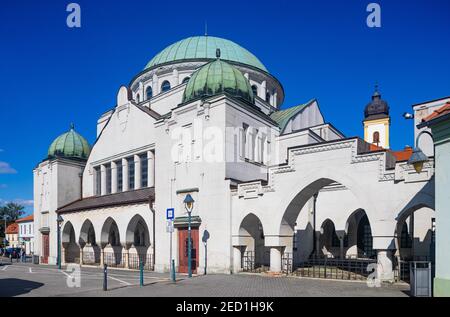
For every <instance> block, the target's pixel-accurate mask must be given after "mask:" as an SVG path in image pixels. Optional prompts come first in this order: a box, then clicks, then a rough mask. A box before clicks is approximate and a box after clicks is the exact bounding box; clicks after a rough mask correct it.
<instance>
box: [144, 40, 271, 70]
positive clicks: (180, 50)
mask: <svg viewBox="0 0 450 317" xmlns="http://www.w3.org/2000/svg"><path fill="white" fill-rule="evenodd" d="M217 48H219V49H220V50H221V51H222V59H224V60H226V61H229V62H232V63H239V64H245V65H249V66H252V67H256V68H258V69H261V70H263V71H265V72H268V71H267V68H266V67H265V66H264V65H263V64H262V63H261V61H260V60H259V59H258V58H257V57H256V56H255V55H253V54H252V53H250V52H249V51H248V50H246V49H245V48H243V47H242V46H240V45H238V44H236V43H234V42H232V41H230V40H226V39H222V38H220V37H214V36H193V37H189V38H187V39H184V40H181V41H178V42H176V43H174V44H172V45H170V46H168V47H166V48H165V49H164V50H162V51H161V52H160V53H158V54H157V55H156V56H155V57H153V58H152V60H151V61H150V62H149V63H148V64H147V66H146V67H145V69H149V68H154V67H156V66H158V65H163V64H170V63H175V62H183V61H189V60H214V59H215V57H216V55H215V54H216V49H217Z"/></svg>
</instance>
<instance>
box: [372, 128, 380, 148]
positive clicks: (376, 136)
mask: <svg viewBox="0 0 450 317" xmlns="http://www.w3.org/2000/svg"><path fill="white" fill-rule="evenodd" d="M372 143H375V144H376V145H378V144H379V143H380V132H378V131H375V132H374V133H373V142H372Z"/></svg>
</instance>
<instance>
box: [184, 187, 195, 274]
mask: <svg viewBox="0 0 450 317" xmlns="http://www.w3.org/2000/svg"><path fill="white" fill-rule="evenodd" d="M184 206H185V208H186V211H187V213H188V276H189V277H192V254H191V214H192V209H194V199H193V198H192V196H191V195H190V194H187V195H186V197H185V198H184Z"/></svg>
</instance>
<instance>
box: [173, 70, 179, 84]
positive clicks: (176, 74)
mask: <svg viewBox="0 0 450 317" xmlns="http://www.w3.org/2000/svg"><path fill="white" fill-rule="evenodd" d="M172 76H173V86H174V87H175V86H178V84H179V83H180V77H179V76H178V70H177V69H176V68H175V69H174V70H173V72H172Z"/></svg>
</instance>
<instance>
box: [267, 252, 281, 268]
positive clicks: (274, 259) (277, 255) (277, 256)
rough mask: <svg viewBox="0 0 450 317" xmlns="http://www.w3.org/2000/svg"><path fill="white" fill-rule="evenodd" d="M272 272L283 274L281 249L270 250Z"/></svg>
mask: <svg viewBox="0 0 450 317" xmlns="http://www.w3.org/2000/svg"><path fill="white" fill-rule="evenodd" d="M270 272H281V247H271V248H270Z"/></svg>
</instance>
